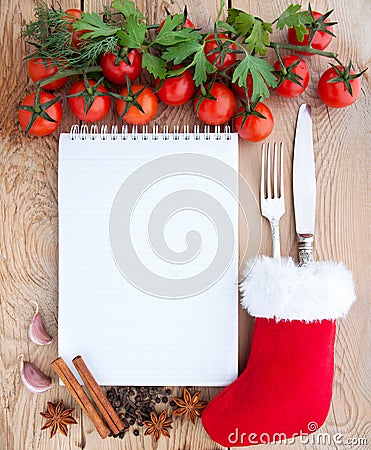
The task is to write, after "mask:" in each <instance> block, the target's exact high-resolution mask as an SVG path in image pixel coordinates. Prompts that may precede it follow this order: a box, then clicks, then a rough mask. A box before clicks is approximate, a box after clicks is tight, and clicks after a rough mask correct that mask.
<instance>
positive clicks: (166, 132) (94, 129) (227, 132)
mask: <svg viewBox="0 0 371 450" xmlns="http://www.w3.org/2000/svg"><path fill="white" fill-rule="evenodd" d="M69 136H70V139H71V140H72V141H75V140H82V141H85V140H92V141H96V140H102V141H106V140H112V141H117V140H121V141H127V140H130V141H137V140H143V141H147V140H155V141H156V140H159V139H161V140H164V141H168V140H174V141H178V140H186V141H189V140H195V141H198V140H206V141H208V140H210V139H213V138H214V139H216V140H221V139H226V140H230V139H231V128H230V126H229V125H226V126H224V128H223V129H222V127H221V126H220V125H217V126H215V127H214V130H212V129H211V126H210V125H204V127H203V128H201V126H200V125H194V126H193V131H192V132H191V129H190V126H189V125H184V126H183V128H182V129H181V127H180V126H179V125H174V127H173V129H172V130H170V128H169V125H164V126H162V128H161V131H160V127H159V126H158V125H154V126H153V127H152V130H150V129H149V127H148V125H144V126H143V127H142V128H141V129H139V127H138V125H133V126H132V127H131V129H129V127H128V125H123V126H122V128H121V131H119V127H118V126H117V125H112V127H111V130H110V132H109V129H108V126H107V125H102V126H101V127H100V129H99V127H98V125H91V126H90V128H89V126H88V125H86V124H84V125H77V124H75V125H72V127H71V129H70V132H69Z"/></svg>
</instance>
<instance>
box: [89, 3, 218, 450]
mask: <svg viewBox="0 0 371 450" xmlns="http://www.w3.org/2000/svg"><path fill="white" fill-rule="evenodd" d="M136 4H137V6H138V7H139V8H140V10H141V11H142V12H143V13H144V14H145V16H146V17H147V20H149V21H152V23H160V22H161V20H162V19H163V18H165V17H166V11H165V9H164V4H163V3H161V2H150V1H137V2H136ZM100 8H101V2H100V0H92V1H89V2H85V10H89V11H99V10H100ZM183 8H184V4H183V2H179V1H175V2H173V3H172V4H171V6H168V9H169V10H170V12H171V13H174V14H175V13H178V12H182V11H183ZM187 8H188V15H189V18H190V19H191V20H192V21H193V22H194V23H195V24H197V25H196V26H197V27H203V30H205V31H208V30H211V29H212V25H211V21H212V18H213V17H216V16H217V11H218V1H217V0H207V1H204V2H203V3H202V5H201V4H200V2H197V1H194V0H193V1H189V2H187ZM205 10H207V11H208V12H209V13H208V15H205ZM140 80H141V82H143V83H150V84H153V78H152V76H149V75H148V74H144V75H143V76H141V78H140ZM117 120H118V117H117V114H116V113H114V114H111V116H110V117H109V118H108V120H106V119H104V120H103V122H104V123H108V124H109V125H111V124H112V123H113V124H115V123H117ZM111 121H113V122H112V123H111ZM200 123H201V122H200V121H198V120H197V118H196V117H195V115H194V113H193V109H192V102H189V104H187V105H185V106H183V107H179V108H174V107H169V106H166V105H164V104H161V103H160V105H159V112H158V114H157V116H156V118H155V119H154V120H153V121H152V122H151V123H150V124H149V127H150V129H151V127H152V126H153V125H155V124H157V125H159V126H160V128H162V126H163V125H165V124H166V125H168V126H169V129H170V130H172V129H173V127H174V126H175V125H179V126H180V129H182V128H183V126H184V125H189V126H190V127H191V128H192V127H193V125H195V124H200ZM195 389H197V390H198V389H200V390H201V393H202V398H204V399H206V400H209V399H211V398H212V397H214V396H215V395H216V393H217V392H218V391H219V389H216V388H210V389H208V388H195ZM177 395H180V396H181V389H180V388H179V389H178V394H177ZM87 426H88V427H89V424H87ZM173 426H174V429H173V430H172V431H171V438H170V440H169V441H168V440H167V439H164V438H162V439H160V440H159V442H158V445H157V446H156V444H155V443H154V440H153V438H152V436H148V437H144V436H143V431H144V430H143V431H142V432H141V435H140V436H138V437H135V436H134V435H133V434H132V432H129V433H128V434H127V435H126V436H125V438H124V439H123V441H122V442H121V441H119V440H118V439H116V440H113V439H110V442H109V443H108V442H104V443H101V440H100V439H99V436H97V434H96V433H94V432H90V431H91V430H90V428H88V431H87V430H86V428H85V427H86V425H85V422H84V432H85V434H86V444H87V447H88V448H98V446H100V447H99V448H102V449H105V448H107V449H108V448H109V449H111V448H112V449H116V448H120V449H126V448H127V449H129V448H130V449H136V448H138V449H140V448H146V449H150V448H158V449H159V450H160V449H165V448H180V449H183V448H192V449H193V448H194V449H197V450H203V449H205V450H213V449H218V448H221V447H220V446H219V445H217V444H215V443H213V442H212V440H211V439H210V438H209V437H208V435H207V434H206V432H205V430H204V429H203V427H202V424H201V422H200V421H198V422H197V424H196V425H195V426H193V425H192V424H188V423H186V422H185V423H184V425H182V424H181V420H180V419H177V420H176V421H175V422H174V424H173ZM112 441H114V442H112Z"/></svg>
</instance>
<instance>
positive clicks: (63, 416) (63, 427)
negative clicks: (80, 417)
mask: <svg viewBox="0 0 371 450" xmlns="http://www.w3.org/2000/svg"><path fill="white" fill-rule="evenodd" d="M73 410H74V408H72V409H63V400H60V401H59V402H58V404H57V405H56V404H54V403H51V402H48V411H47V412H41V413H40V414H41V415H42V416H43V417H45V419H47V420H46V422H45V425H44V426H43V427H42V428H41V429H42V430H45V429H46V428H50V438H52V437H53V436H54V435H55V433H56V432H57V430H58V431H59V432H60V433H62V434H64V435H65V436H67V434H68V428H67V425H71V424H74V423H77V422H76V420H75V419H74V418H73V417H72V416H71V413H72V411H73Z"/></svg>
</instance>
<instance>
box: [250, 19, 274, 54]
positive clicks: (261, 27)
mask: <svg viewBox="0 0 371 450" xmlns="http://www.w3.org/2000/svg"><path fill="white" fill-rule="evenodd" d="M272 32H273V29H272V24H270V23H267V22H262V21H261V20H260V19H254V24H253V26H252V30H251V33H250V35H249V36H248V37H247V38H246V39H245V42H246V44H247V48H248V49H249V50H250V51H251V52H254V53H258V54H259V55H261V56H264V55H265V54H266V53H267V50H268V49H267V46H268V45H269V43H270V36H269V33H272Z"/></svg>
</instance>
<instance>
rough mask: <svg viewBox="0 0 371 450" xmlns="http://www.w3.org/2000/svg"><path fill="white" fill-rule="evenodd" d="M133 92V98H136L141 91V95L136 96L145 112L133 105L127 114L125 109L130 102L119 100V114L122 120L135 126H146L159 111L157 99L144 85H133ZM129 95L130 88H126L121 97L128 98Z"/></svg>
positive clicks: (117, 104)
mask: <svg viewBox="0 0 371 450" xmlns="http://www.w3.org/2000/svg"><path fill="white" fill-rule="evenodd" d="M131 90H132V94H133V95H132V97H134V96H135V94H137V93H138V92H139V91H141V92H140V94H139V95H137V96H135V100H136V101H137V102H138V104H139V105H140V107H141V108H142V110H143V112H142V111H141V110H140V109H139V108H137V107H136V106H135V105H134V104H132V105H131V106H130V107H129V108H128V109H127V111H126V113H125V108H126V105H127V103H128V101H125V100H123V99H118V100H117V103H116V108H117V112H118V114H119V115H120V116H123V117H122V119H123V120H124V121H125V122H127V123H130V124H133V125H144V124H146V123H148V122H150V121H151V120H152V119H153V118H154V117H155V116H156V113H157V109H158V100H157V97H156V95H155V94H154V93H153V92H152V90H151V89H150V88H149V87H145V86H143V85H142V84H133V85H131ZM128 94H129V88H128V87H126V88H124V89H123V90H122V91H121V92H120V95H121V96H123V97H128ZM129 103H130V102H129Z"/></svg>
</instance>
